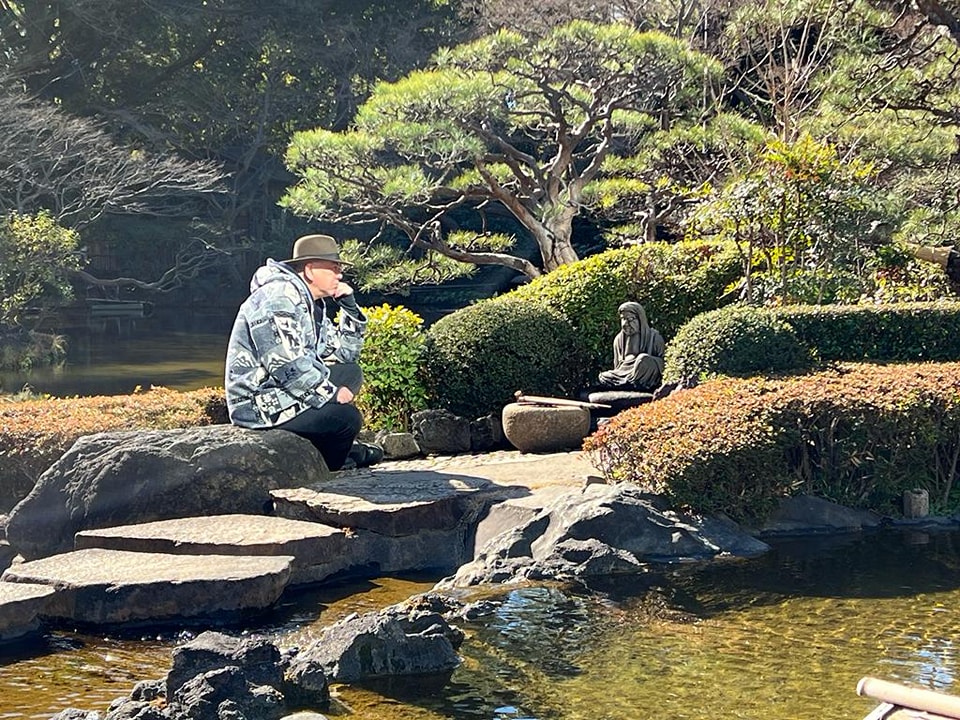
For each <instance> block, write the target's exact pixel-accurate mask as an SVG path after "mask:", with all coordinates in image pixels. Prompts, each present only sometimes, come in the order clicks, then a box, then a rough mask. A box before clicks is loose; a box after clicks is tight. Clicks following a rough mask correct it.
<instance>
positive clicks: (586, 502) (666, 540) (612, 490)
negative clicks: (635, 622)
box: [438, 483, 769, 588]
mask: <svg viewBox="0 0 960 720" xmlns="http://www.w3.org/2000/svg"><path fill="white" fill-rule="evenodd" d="M768 549H769V547H768V546H767V545H766V544H765V543H763V542H761V541H759V540H757V539H755V538H753V537H752V536H750V535H748V534H747V533H745V532H743V531H741V530H740V529H739V528H738V527H737V526H736V525H734V524H733V523H730V522H724V521H720V520H715V519H711V518H706V517H695V516H685V515H682V514H679V513H677V512H674V511H672V510H670V509H669V508H668V507H666V505H665V504H664V503H663V501H662V499H661V498H659V497H658V496H655V495H650V494H648V493H644V492H643V491H642V490H641V489H640V488H638V487H637V486H635V485H631V484H628V483H620V484H617V485H605V484H601V483H594V484H588V485H587V486H586V487H584V488H583V489H582V490H574V491H571V492H568V493H564V494H563V495H560V496H559V497H557V498H556V499H554V500H553V501H552V502H550V503H549V504H547V505H546V506H545V507H544V508H543V509H542V510H541V511H540V512H538V513H536V514H535V515H532V516H528V517H526V518H521V522H520V524H519V525H518V526H517V527H515V528H513V529H510V530H507V531H505V532H502V533H500V534H499V535H497V536H495V537H493V538H491V539H490V540H489V541H488V542H487V543H486V544H485V545H484V546H483V547H481V548H478V550H477V554H476V556H475V558H474V560H473V561H472V562H470V563H467V564H466V565H463V566H462V567H461V568H460V569H459V570H458V571H457V573H456V574H455V575H454V576H453V577H451V578H447V579H445V580H444V581H442V582H441V583H440V584H439V586H438V587H441V588H449V587H457V586H469V585H478V584H483V583H501V582H516V581H520V580H525V579H530V580H577V579H583V578H587V577H596V576H605V575H617V574H631V573H643V572H646V571H647V570H648V569H649V567H650V565H651V564H652V563H656V562H676V561H681V560H704V559H709V558H714V557H718V556H722V555H726V556H753V555H759V554H761V553H763V552H765V551H766V550H768Z"/></svg>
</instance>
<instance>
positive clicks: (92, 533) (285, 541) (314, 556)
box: [76, 515, 352, 585]
mask: <svg viewBox="0 0 960 720" xmlns="http://www.w3.org/2000/svg"><path fill="white" fill-rule="evenodd" d="M351 543H352V538H351V536H350V535H348V534H347V533H346V532H344V531H343V530H341V529H339V528H334V527H330V526H329V525H322V524H320V523H316V522H303V521H300V520H288V519H286V518H281V517H269V516H266V515H213V516H210V517H192V518H179V519H176V520H158V521H156V522H150V523H140V524H137V525H122V526H120V527H112V528H103V529H100V530H83V531H81V532H79V533H77V535H76V548H77V549H78V550H84V549H87V548H104V549H107V550H127V551H130V552H146V553H169V554H174V555H266V556H276V555H289V556H291V557H293V574H292V575H291V577H290V585H300V584H304V583H311V582H319V581H320V580H323V579H325V578H327V577H329V576H330V575H333V574H335V573H337V572H339V571H340V570H342V569H343V568H344V562H345V560H346V559H347V558H348V557H349V556H350V554H351V548H350V545H351Z"/></svg>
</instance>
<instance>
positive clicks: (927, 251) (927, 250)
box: [907, 243, 955, 268]
mask: <svg viewBox="0 0 960 720" xmlns="http://www.w3.org/2000/svg"><path fill="white" fill-rule="evenodd" d="M907 248H908V249H909V250H910V252H911V253H912V254H913V256H914V257H915V258H917V259H918V260H926V261H927V262H932V263H936V264H937V265H939V266H940V267H942V268H946V267H947V262H948V261H949V260H950V253H951V252H955V251H954V249H953V248H952V247H949V246H947V247H938V246H932V245H915V244H914V243H907Z"/></svg>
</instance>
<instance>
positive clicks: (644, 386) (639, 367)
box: [599, 302, 665, 392]
mask: <svg viewBox="0 0 960 720" xmlns="http://www.w3.org/2000/svg"><path fill="white" fill-rule="evenodd" d="M618 312H619V313H620V332H619V333H617V336H616V337H615V338H614V340H613V369H612V370H604V371H603V372H601V373H600V376H599V380H600V387H601V388H603V389H610V390H636V391H639V392H652V391H654V390H656V389H657V388H658V387H660V381H661V380H662V378H663V354H664V349H665V344H664V342H663V337H662V336H661V335H660V333H659V332H658V331H657V330H656V329H654V328H652V327H650V325H649V324H648V323H647V313H646V311H645V310H644V309H643V305H641V304H640V303H635V302H625V303H623V305H621V306H620V307H619V309H618Z"/></svg>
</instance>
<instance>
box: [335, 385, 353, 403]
mask: <svg viewBox="0 0 960 720" xmlns="http://www.w3.org/2000/svg"><path fill="white" fill-rule="evenodd" d="M337 402H338V403H340V404H341V405H346V404H347V403H350V402H353V391H352V390H351V389H350V388H348V387H346V386H344V387H341V388H340V389H339V390H337Z"/></svg>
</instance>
